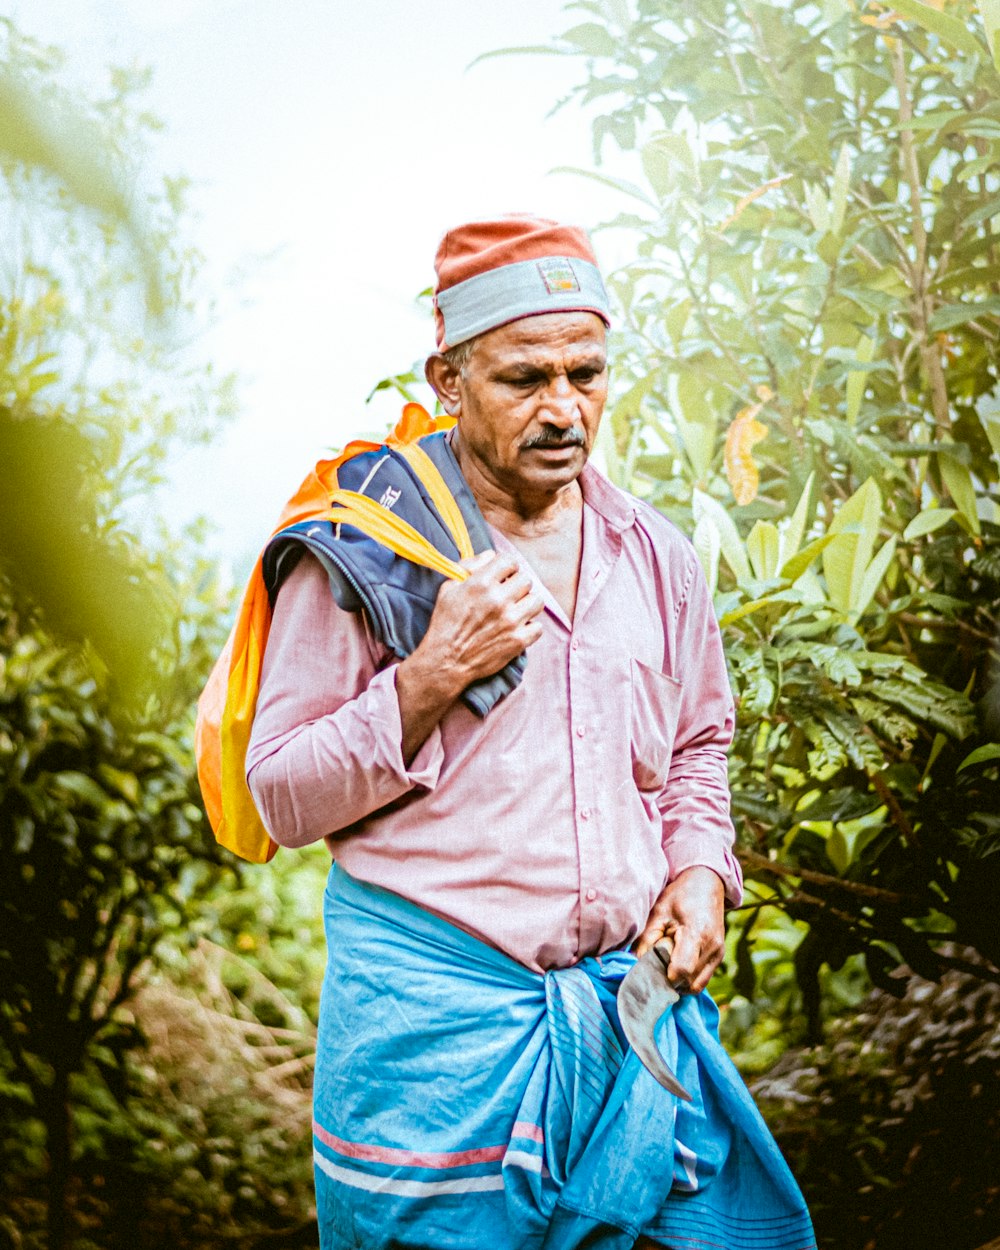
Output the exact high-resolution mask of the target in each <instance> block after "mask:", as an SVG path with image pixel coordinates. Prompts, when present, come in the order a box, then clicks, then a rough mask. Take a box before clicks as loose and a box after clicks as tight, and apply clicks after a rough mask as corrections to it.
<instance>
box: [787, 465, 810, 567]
mask: <svg viewBox="0 0 1000 1250" xmlns="http://www.w3.org/2000/svg"><path fill="white" fill-rule="evenodd" d="M815 480H816V473H815V471H814V472H812V473H810V474H809V476H808V477H807V478H806V484H805V486H803V488H802V494H801V495H799V502H798V503H797V504H796V505H795V511H794V512H793V513H792V515H791V516H790V517H789V519H788V524H787V526H785V528H784V529H783V530H782V533H781V551H780V554H779V556H778V559H779V560H780V561H782V562H783V563H784V562H786V561H788V560H790V559H791V557H792V556H794V555H795V553H796V552H797V551H798V549H799V547H800V546H801V545H802V535H803V534H804V533H805V532H806V522H807V521H808V519H809V501H810V498H811V496H812V488H813V482H814V481H815Z"/></svg>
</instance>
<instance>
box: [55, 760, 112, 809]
mask: <svg viewBox="0 0 1000 1250" xmlns="http://www.w3.org/2000/svg"><path fill="white" fill-rule="evenodd" d="M52 783H53V785H54V786H56V787H57V788H58V789H60V790H62V791H63V792H64V793H65V794H72V795H75V797H76V798H78V799H82V800H83V802H84V803H90V804H92V805H93V806H94V807H96V808H98V809H100V808H102V807H105V806H106V805H107V804H108V803H109V802H110V801H111V800H110V799H109V797H108V795H107V794H106V793H105V792H104V790H102V789H101V787H100V786H99V785H98V784H97V782H96V781H94V780H93V778H91V777H88V776H87V775H86V773H81V772H77V771H75V770H73V769H69V770H67V771H65V772H61V773H53V774H52Z"/></svg>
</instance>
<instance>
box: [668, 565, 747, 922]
mask: <svg viewBox="0 0 1000 1250" xmlns="http://www.w3.org/2000/svg"><path fill="white" fill-rule="evenodd" d="M674 671H675V672H676V673H678V674H684V675H685V676H684V688H683V694H682V698H681V708H680V713H679V717H678V723H677V733H676V736H675V738H674V748H673V757H672V759H671V763H670V771H669V773H668V775H667V781H666V784H665V785H664V787H663V789H662V791H661V792H660V797H659V800H658V806H659V808H660V813H661V815H662V817H663V849H664V853H665V854H666V856H667V862H668V865H669V878H670V880H671V881H672V880H674V878H675V877H677V876H679V875H680V874H681V873H682V872H683V871H684V870H685V869H686V868H693V867H698V866H701V867H706V868H711V869H712V870H713V871H714V872H716V873H718V875H719V876H720V877H721V878H722V883H723V885H724V886H725V890H726V902H727V903H728V904H730V905H731V906H733V907H736V906H738V905H739V903H740V901H741V900H742V897H743V874H742V872H741V871H740V865H739V861H738V860H737V858H736V856H735V855H734V854H733V844H734V842H735V831H734V829H733V823H732V820H731V818H730V815H729V779H728V767H727V760H726V754H727V750H728V747H729V744H730V743H731V741H732V737H733V727H734V708H733V695H732V691H731V689H730V686H729V675H728V673H727V672H726V660H725V656H724V654H723V651H722V638H721V635H720V633H719V626H718V623H717V622H716V619H715V613H714V611H713V610H712V601H711V597H710V595H709V592H708V586H707V584H706V582H705V579H704V577H703V576H702V572H701V567H700V566H699V565H698V563H697V561H696V560H695V559H693V558H692V567H691V570H690V573H689V576H688V587H687V593H686V594H685V596H684V598H683V600H682V603H681V607H680V610H679V612H678V618H677V642H676V652H675V669H674ZM695 674H696V676H695Z"/></svg>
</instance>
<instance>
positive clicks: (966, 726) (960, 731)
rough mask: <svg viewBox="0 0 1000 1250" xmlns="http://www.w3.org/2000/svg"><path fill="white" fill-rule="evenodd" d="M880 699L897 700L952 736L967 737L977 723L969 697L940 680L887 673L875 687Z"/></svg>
mask: <svg viewBox="0 0 1000 1250" xmlns="http://www.w3.org/2000/svg"><path fill="white" fill-rule="evenodd" d="M876 693H877V694H878V697H879V698H880V699H884V700H885V701H886V702H887V703H894V704H895V705H896V706H897V707H901V708H903V709H904V710H905V711H907V712H910V713H912V714H913V715H914V716H917V717H919V718H920V719H921V720H924V721H926V722H927V724H928V725H931V726H932V727H933V728H934V729H937V730H939V731H940V732H941V733H944V734H947V735H948V736H949V737H951V738H958V739H962V738H965V737H967V736H968V735H969V734H970V733H971V732H972V730H973V728H974V727H975V714H974V713H973V710H972V705H971V704H970V702H969V700H968V699H967V698H965V697H964V696H963V695H960V694H958V693H957V692H956V691H954V690H949V688H948V687H947V686H942V685H940V684H939V683H937V682H932V681H927V680H924V681H922V682H921V683H920V684H919V685H918V684H917V683H915V682H909V681H902V680H900V678H898V677H887V678H885V679H884V680H883V681H882V682H881V683H880V684H879V686H878V687H877V688H876Z"/></svg>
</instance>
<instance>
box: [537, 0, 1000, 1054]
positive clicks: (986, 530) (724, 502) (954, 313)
mask: <svg viewBox="0 0 1000 1250" xmlns="http://www.w3.org/2000/svg"><path fill="white" fill-rule="evenodd" d="M571 7H573V8H574V9H576V10H579V11H582V12H583V13H584V14H585V15H586V17H587V20H586V21H584V22H583V23H582V24H579V25H577V26H574V27H573V28H572V29H570V30H568V31H567V32H566V34H565V36H564V37H563V38H562V40H561V41H560V42H559V43H558V44H557V45H556V47H555V49H554V50H555V51H558V52H560V53H561V54H563V55H569V56H573V57H581V56H582V57H585V58H586V62H585V64H586V71H585V80H584V82H583V83H582V84H581V87H580V89H579V93H578V94H579V97H580V99H581V101H582V102H584V103H585V104H586V105H587V106H588V107H590V108H591V109H592V110H599V112H598V115H597V116H596V118H595V120H594V122H593V130H594V143H595V151H596V153H597V155H598V157H599V156H600V152H601V149H602V147H603V146H604V145H605V144H606V143H607V142H608V141H612V142H614V143H616V144H617V145H618V146H619V147H620V148H621V149H622V150H623V151H624V152H625V153H627V154H628V155H629V156H631V157H633V158H635V159H634V163H635V164H636V166H637V169H638V171H639V173H638V176H637V179H636V180H635V181H633V182H626V181H624V180H621V179H617V178H611V177H607V176H605V175H603V174H601V175H596V176H598V177H600V178H601V180H602V181H605V182H608V181H610V182H612V183H613V184H614V185H616V186H617V187H618V188H619V190H620V191H621V193H622V195H623V198H625V199H627V201H628V207H627V208H626V209H625V210H624V211H623V212H622V213H621V214H620V216H619V217H617V218H616V219H615V220H614V221H613V222H611V223H609V225H610V226H612V227H613V228H615V229H616V230H624V231H627V232H629V237H630V238H631V240H632V243H631V244H630V250H631V252H632V254H634V255H635V257H636V259H635V260H633V261H630V262H629V263H627V264H625V265H623V266H622V267H621V268H620V269H618V270H616V271H615V272H613V273H612V274H611V275H610V282H609V285H610V288H611V291H612V294H613V298H614V299H615V302H616V304H617V307H618V310H619V325H620V329H619V330H618V332H617V335H616V340H617V342H616V350H615V354H614V361H615V377H616V387H617V400H616V402H615V403H614V405H613V407H612V409H611V411H610V414H609V419H608V421H607V422H606V435H607V437H606V439H605V444H604V454H605V458H606V461H607V464H608V468H609V471H610V473H611V475H612V476H613V477H614V478H615V479H616V480H617V481H619V482H620V483H622V484H623V485H628V486H629V487H631V488H632V489H633V490H635V491H636V492H637V493H638V494H640V495H643V496H644V497H646V498H647V499H649V500H650V501H651V502H652V503H654V504H655V505H656V506H658V507H660V508H661V509H663V510H664V511H665V512H667V513H668V514H669V515H670V516H672V517H673V518H674V519H676V520H677V521H678V523H679V524H680V525H681V527H682V528H683V529H685V530H686V531H687V532H688V533H690V534H691V535H692V536H693V539H694V543H695V546H696V548H697V550H698V552H699V555H700V557H701V559H702V562H703V564H704V567H705V571H706V573H707V575H708V577H709V580H710V582H711V584H712V586H713V588H714V589H715V591H716V598H717V607H718V611H719V615H720V617H721V620H722V625H723V629H724V633H725V637H726V644H727V651H728V655H729V660H730V664H731V673H732V679H733V685H734V688H735V691H736V693H737V696H738V704H739V713H738V717H739V723H738V728H737V736H736V742H735V746H734V750H733V754H732V773H731V779H732V785H733V792H734V810H735V813H736V816H737V821H738V828H739V834H740V854H741V858H742V860H743V863H744V867H745V869H746V872H747V876H748V881H749V890H748V903H747V909H746V911H745V912H744V914H743V916H742V917H741V918H740V919H739V921H738V922H737V925H736V927H735V930H734V933H733V944H732V948H731V954H732V962H731V972H730V978H731V979H730V983H729V984H730V988H731V989H732V990H733V992H736V993H739V994H741V995H743V996H744V997H745V998H749V997H751V996H752V995H753V994H754V992H755V987H756V983H757V981H758V974H759V971H760V970H761V968H762V966H763V965H764V964H766V963H768V962H769V963H771V964H774V963H775V962H776V961H775V959H774V958H772V957H771V955H769V954H768V941H767V937H768V935H770V936H771V937H773V938H774V940H775V941H776V942H777V948H776V950H777V953H778V954H780V955H781V958H780V959H778V960H777V963H778V964H781V965H782V966H785V967H786V968H787V970H788V972H789V973H790V972H791V971H792V970H794V974H795V976H796V977H797V981H798V985H799V987H800V989H801V992H802V994H803V995H804V1002H803V1006H804V1011H805V1022H806V1023H807V1025H808V1027H809V1028H810V1030H811V1033H812V1035H813V1037H818V1034H819V1028H820V1021H821V1016H822V1010H821V1007H822V995H821V991H820V986H821V974H822V977H824V978H826V979H827V983H828V984H829V972H828V971H827V972H823V969H824V968H825V969H827V970H835V969H838V968H841V967H846V968H847V970H848V971H847V975H848V979H849V978H850V977H851V976H853V975H854V974H853V973H852V972H851V969H852V968H854V967H855V966H856V960H857V958H858V957H861V958H863V960H864V964H865V966H866V968H867V972H868V974H869V975H870V976H871V978H872V979H873V980H874V981H876V982H877V983H878V984H879V985H882V986H883V987H885V988H886V989H887V990H890V991H891V990H894V989H897V988H898V982H896V981H895V980H894V979H893V978H892V977H891V976H890V975H889V974H890V973H891V970H892V969H893V968H894V967H896V966H898V965H899V964H900V963H901V962H903V961H907V962H908V963H909V964H910V966H912V967H913V968H914V970H916V971H918V972H920V973H922V974H923V975H926V976H930V977H937V976H939V975H941V973H942V972H943V970H944V969H945V968H947V967H948V966H950V965H952V964H953V963H954V958H953V957H952V956H949V955H947V954H945V953H944V950H943V947H942V946H941V941H942V939H944V938H946V937H949V936H953V937H954V938H956V939H957V940H958V941H959V942H961V943H962V944H965V945H969V946H973V947H975V948H976V949H977V950H978V951H980V952H981V953H982V954H983V955H985V956H986V957H987V958H988V960H989V961H990V964H991V965H992V970H991V968H990V967H987V968H986V972H987V973H988V974H989V975H995V969H996V966H997V965H998V964H1000V930H998V929H997V927H996V925H995V924H993V923H992V921H991V919H990V916H991V900H992V899H993V898H995V897H996V893H997V890H998V888H1000V853H998V852H1000V812H998V807H997V802H996V795H997V792H998V779H1000V745H998V739H1000V723H998V720H997V717H996V712H995V707H996V699H997V693H996V686H995V682H996V677H995V675H992V674H991V666H990V653H991V648H992V647H993V645H994V642H995V639H996V630H997V612H998V606H1000V497H998V492H997V479H998V463H1000V386H998V372H997V365H996V345H997V343H998V342H1000V297H998V296H997V294H996V293H995V292H996V291H997V290H998V289H1000V288H998V286H997V282H998V275H1000V252H998V235H997V233H996V230H997V227H998V224H1000V76H998V74H997V71H996V69H995V68H994V64H993V59H992V56H991V52H990V48H989V47H988V45H987V42H986V39H985V32H984V27H983V24H982V21H981V19H980V17H979V15H978V12H977V10H976V6H975V5H973V4H971V3H968V0H958V2H957V3H954V4H950V5H949V6H948V8H947V10H944V9H942V7H941V6H940V5H938V6H927V5H923V4H917V3H914V2H913V0H908V2H907V3H905V4H899V5H895V6H893V8H892V9H891V10H889V9H886V8H884V7H882V6H880V5H877V4H868V5H858V6H853V5H846V4H842V3H840V2H839V0H829V2H827V3H817V4H803V3H800V2H798V0H777V2H770V0H769V2H767V3H765V2H764V0H749V2H748V3H742V2H741V3H736V0H677V2H676V3H671V4H669V5H668V4H665V3H663V0H583V2H581V3H578V4H575V5H573V6H571ZM991 11H992V10H991ZM991 37H992V28H991ZM991 708H993V709H994V710H993V711H992V712H991V711H990V709H991ZM775 909H780V910H781V911H782V912H783V913H784V914H785V915H786V916H787V917H788V918H790V919H791V920H792V921H793V922H806V923H804V924H794V923H793V925H792V927H791V928H788V927H787V926H785V925H784V924H783V923H779V922H776V921H774V920H772V919H771V918H772V917H773V916H774V914H775ZM762 936H763V940H758V939H761V938H762ZM789 936H790V937H791V938H792V940H793V947H792V949H791V951H787V952H783V950H782V944H783V943H785V941H786V939H787V938H788V937H789ZM785 954H787V955H788V956H789V958H787V959H786V958H785ZM845 961H847V962H846V963H845ZM852 961H853V962H852ZM772 988H776V987H772ZM848 997H849V996H848Z"/></svg>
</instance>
